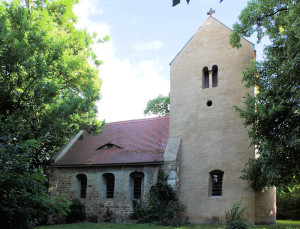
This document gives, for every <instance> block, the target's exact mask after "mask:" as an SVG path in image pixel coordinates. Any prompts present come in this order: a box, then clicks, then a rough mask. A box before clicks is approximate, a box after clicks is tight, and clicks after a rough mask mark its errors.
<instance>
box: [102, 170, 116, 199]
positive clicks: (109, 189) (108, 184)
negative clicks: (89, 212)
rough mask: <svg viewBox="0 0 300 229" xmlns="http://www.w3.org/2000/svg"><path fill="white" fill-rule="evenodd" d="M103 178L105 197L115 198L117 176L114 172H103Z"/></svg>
mask: <svg viewBox="0 0 300 229" xmlns="http://www.w3.org/2000/svg"><path fill="white" fill-rule="evenodd" d="M103 180H104V185H105V188H106V190H105V197H106V198H114V192H115V176H114V174H112V173H105V174H103Z"/></svg>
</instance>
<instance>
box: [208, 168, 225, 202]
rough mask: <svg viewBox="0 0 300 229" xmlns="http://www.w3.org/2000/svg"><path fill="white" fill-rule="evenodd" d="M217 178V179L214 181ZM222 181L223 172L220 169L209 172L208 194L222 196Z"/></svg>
mask: <svg viewBox="0 0 300 229" xmlns="http://www.w3.org/2000/svg"><path fill="white" fill-rule="evenodd" d="M216 179H217V181H216ZM223 181H224V172H223V171H221V170H213V171H211V172H210V173H209V196H210V197H222V196H223V191H224V190H223Z"/></svg>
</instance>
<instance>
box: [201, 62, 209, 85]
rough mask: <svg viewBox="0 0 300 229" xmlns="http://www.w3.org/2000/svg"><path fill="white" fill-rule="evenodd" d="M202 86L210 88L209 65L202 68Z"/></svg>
mask: <svg viewBox="0 0 300 229" xmlns="http://www.w3.org/2000/svg"><path fill="white" fill-rule="evenodd" d="M202 88H209V71H208V67H204V68H203V70H202Z"/></svg>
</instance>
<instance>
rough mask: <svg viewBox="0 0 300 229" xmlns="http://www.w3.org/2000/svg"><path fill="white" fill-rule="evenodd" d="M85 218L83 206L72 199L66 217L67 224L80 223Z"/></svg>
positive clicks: (78, 201)
mask: <svg viewBox="0 0 300 229" xmlns="http://www.w3.org/2000/svg"><path fill="white" fill-rule="evenodd" d="M85 218H86V213H85V206H84V204H83V203H81V201H80V200H78V199H73V200H72V204H71V206H70V212H69V213H68V214H67V215H66V221H67V223H75V222H82V221H84V219H85Z"/></svg>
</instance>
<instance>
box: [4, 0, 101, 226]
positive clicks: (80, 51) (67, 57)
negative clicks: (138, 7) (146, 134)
mask: <svg viewBox="0 0 300 229" xmlns="http://www.w3.org/2000/svg"><path fill="white" fill-rule="evenodd" d="M76 2H77V1H76V0H53V1H47V0H32V1H22V0H13V1H7V2H5V1H4V2H3V1H2V2H1V3H0V66H1V69H0V128H1V131H0V194H1V200H0V217H1V224H2V225H1V226H0V227H1V228H26V227H29V226H30V225H32V224H34V223H35V222H37V221H39V220H40V218H41V217H42V215H41V214H50V212H53V208H51V209H50V207H51V204H49V203H50V202H51V200H50V199H49V197H48V196H47V190H46V187H45V183H46V182H47V180H46V179H45V174H47V173H48V171H49V170H48V168H49V165H50V159H51V157H52V156H53V154H54V153H55V152H56V151H57V150H58V149H59V148H60V147H61V146H62V145H63V144H64V143H65V142H66V141H67V140H68V139H69V138H70V137H71V136H72V135H74V134H75V133H77V132H78V130H79V129H87V130H89V131H96V130H98V129H99V126H100V124H101V123H100V122H99V121H97V120H96V112H97V110H96V105H95V102H96V100H98V99H99V92H100V86H101V81H100V79H99V78H98V70H97V68H95V67H94V66H97V65H99V64H100V63H101V62H100V61H99V60H97V58H96V56H95V54H94V53H93V51H92V49H91V45H92V44H93V40H94V38H95V36H93V37H92V36H90V35H89V34H88V33H87V32H86V31H85V30H77V29H75V26H74V23H75V22H76V17H75V15H74V13H73V12H72V7H73V4H74V3H76ZM90 63H93V65H94V66H92V65H91V64H90ZM60 210H61V211H62V212H63V211H64V209H63V207H62V208H60ZM63 213H66V212H63ZM3 225H4V226H3Z"/></svg>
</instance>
